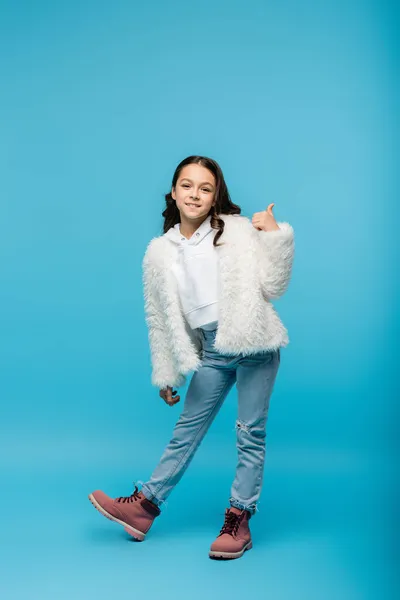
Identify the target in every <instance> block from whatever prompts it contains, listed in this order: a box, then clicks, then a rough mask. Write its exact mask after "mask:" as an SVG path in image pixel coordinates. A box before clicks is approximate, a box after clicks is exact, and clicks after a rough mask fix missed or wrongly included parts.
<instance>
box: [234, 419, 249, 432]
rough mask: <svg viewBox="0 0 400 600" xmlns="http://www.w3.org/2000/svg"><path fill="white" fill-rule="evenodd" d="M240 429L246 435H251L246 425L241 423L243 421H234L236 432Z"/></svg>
mask: <svg viewBox="0 0 400 600" xmlns="http://www.w3.org/2000/svg"><path fill="white" fill-rule="evenodd" d="M238 429H241V430H242V431H245V432H246V433H251V431H250V427H249V426H248V425H246V423H243V421H239V420H238V421H236V430H238Z"/></svg>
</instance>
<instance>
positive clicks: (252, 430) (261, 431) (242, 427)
mask: <svg viewBox="0 0 400 600" xmlns="http://www.w3.org/2000/svg"><path fill="white" fill-rule="evenodd" d="M235 429H236V431H243V432H244V433H248V434H249V435H251V436H253V437H255V438H260V439H264V438H265V427H260V426H256V427H251V426H250V425H247V424H246V423H243V421H239V420H237V421H236V428H235Z"/></svg>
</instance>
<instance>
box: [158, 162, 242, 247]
mask: <svg viewBox="0 0 400 600" xmlns="http://www.w3.org/2000/svg"><path fill="white" fill-rule="evenodd" d="M193 164H196V165H201V166H202V167H205V168H206V169H208V170H209V171H211V173H212V174H213V175H214V177H215V183H216V190H215V205H214V206H212V207H211V210H210V212H209V213H208V214H209V215H211V222H210V225H211V227H212V228H213V229H217V230H218V231H217V233H216V235H215V237H214V242H213V243H214V246H218V245H219V244H217V242H218V240H219V238H220V237H221V235H222V234H223V233H224V227H225V223H224V221H223V220H222V219H220V218H219V215H240V213H241V208H240V206H237V204H233V202H232V200H231V198H230V196H229V192H228V188H227V186H226V183H225V179H224V176H223V174H222V170H221V167H220V166H219V164H218V163H217V162H216V161H215V160H212V158H207V157H206V156H188V157H187V158H185V159H184V160H182V162H180V163H179V165H178V166H177V167H176V170H175V173H174V176H173V178H172V185H171V191H172V188H175V187H176V183H177V181H178V179H179V175H180V173H181V171H182V169H183V167H186V165H193ZM165 202H166V204H167V207H166V209H165V210H164V212H163V213H162V216H163V217H164V233H166V232H167V231H168V230H169V229H170V228H171V227H173V226H174V225H176V224H177V223H180V222H181V216H180V212H179V209H178V207H177V205H176V202H175V200H174V199H173V198H172V195H171V192H168V194H165Z"/></svg>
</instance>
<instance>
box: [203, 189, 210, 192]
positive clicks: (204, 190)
mask: <svg viewBox="0 0 400 600" xmlns="http://www.w3.org/2000/svg"><path fill="white" fill-rule="evenodd" d="M203 192H211V190H209V189H207V188H203Z"/></svg>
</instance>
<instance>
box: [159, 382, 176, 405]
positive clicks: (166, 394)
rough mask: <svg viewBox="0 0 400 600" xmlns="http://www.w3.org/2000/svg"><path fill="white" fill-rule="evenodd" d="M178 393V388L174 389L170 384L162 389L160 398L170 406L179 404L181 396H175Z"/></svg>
mask: <svg viewBox="0 0 400 600" xmlns="http://www.w3.org/2000/svg"><path fill="white" fill-rule="evenodd" d="M176 393H177V392H176V390H172V387H170V386H169V385H168V386H167V387H166V388H164V389H162V390H160V398H162V399H163V400H164V402H166V403H167V404H168V406H174V404H177V402H179V400H180V399H181V397H180V396H175V394H176Z"/></svg>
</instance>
